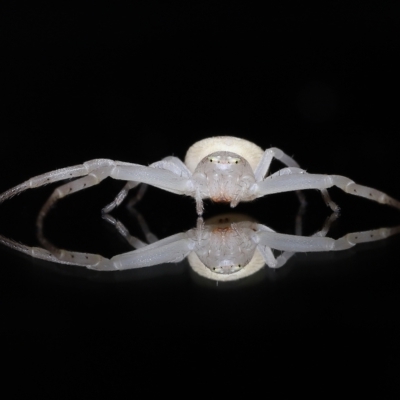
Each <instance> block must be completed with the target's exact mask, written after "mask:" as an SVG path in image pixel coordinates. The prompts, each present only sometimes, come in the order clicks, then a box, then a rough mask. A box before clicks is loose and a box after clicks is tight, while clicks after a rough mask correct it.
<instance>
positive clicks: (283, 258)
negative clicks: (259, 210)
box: [258, 213, 338, 268]
mask: <svg viewBox="0 0 400 400" xmlns="http://www.w3.org/2000/svg"><path fill="white" fill-rule="evenodd" d="M337 218H338V214H337V213H333V214H331V216H330V217H328V218H327V219H326V221H325V223H324V226H323V227H322V229H321V230H320V231H318V232H316V233H314V235H312V236H311V237H324V236H326V234H327V233H328V231H329V229H330V226H331V225H332V223H333V222H334V221H335V220H336V219H337ZM267 232H268V231H267ZM269 232H270V231H269ZM276 235H279V234H278V233H276ZM286 236H290V237H292V238H296V237H299V236H294V235H286ZM300 237H304V236H300ZM266 242H268V241H266ZM266 242H265V241H261V240H260V243H259V244H258V250H260V252H261V254H262V255H263V257H264V259H265V263H266V264H267V265H268V266H269V267H270V268H280V267H282V266H283V265H284V264H286V262H287V261H288V260H289V258H291V257H292V256H293V255H294V254H295V253H296V252H295V251H289V250H286V251H284V252H283V253H282V254H280V255H279V256H278V257H276V258H275V256H274V254H273V252H272V250H271V247H272V248H275V247H274V246H270V245H269V242H268V244H267V245H265V243H266Z"/></svg>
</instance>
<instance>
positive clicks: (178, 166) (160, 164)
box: [101, 156, 191, 214]
mask: <svg viewBox="0 0 400 400" xmlns="http://www.w3.org/2000/svg"><path fill="white" fill-rule="evenodd" d="M150 167H152V168H160V169H165V170H167V171H171V172H173V173H174V174H176V175H177V176H180V177H185V178H190V176H191V173H190V171H189V170H188V168H187V167H186V165H185V164H184V163H183V162H182V161H181V160H180V159H179V158H177V157H171V156H170V157H165V158H164V159H162V160H161V161H157V162H155V163H153V164H151V165H150ZM139 184H140V182H128V183H127V184H126V185H125V186H124V187H123V189H122V190H121V191H120V192H119V193H118V194H117V196H116V197H115V199H114V200H113V201H112V202H111V203H110V204H107V205H106V206H105V207H104V208H103V209H102V210H101V212H102V213H103V214H108V213H110V212H111V211H112V210H113V209H114V208H116V207H118V206H119V205H120V204H121V203H122V202H123V201H124V199H125V198H126V196H127V195H128V192H129V190H131V189H133V188H135V187H136V186H138V185H139ZM146 188H147V187H146V186H145V185H142V186H141V187H140V189H139V191H138V193H137V194H136V196H135V197H134V198H133V199H132V200H131V201H130V202H129V207H133V206H134V205H135V204H136V203H137V202H138V201H140V200H141V199H142V197H143V195H144V193H145V191H146Z"/></svg>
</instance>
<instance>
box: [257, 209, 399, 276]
mask: <svg viewBox="0 0 400 400" xmlns="http://www.w3.org/2000/svg"><path fill="white" fill-rule="evenodd" d="M335 219H336V215H335V214H332V215H331V216H330V218H328V220H327V221H326V222H325V225H324V227H323V228H322V230H321V231H319V232H317V233H316V234H314V235H313V236H309V237H306V236H293V235H286V234H281V233H276V232H269V231H262V232H260V233H259V234H258V236H259V243H258V249H259V250H260V251H261V253H262V254H263V256H264V258H265V260H266V263H267V265H268V266H270V267H272V268H279V267H281V266H282V265H284V264H285V263H286V261H287V260H288V259H289V258H290V257H291V256H292V255H293V254H294V253H297V252H300V253H304V252H322V251H341V250H346V249H349V248H351V247H353V246H355V245H356V244H357V243H365V242H374V241H377V240H382V239H386V238H387V237H389V236H392V235H395V234H397V233H400V226H396V227H394V228H380V229H374V230H369V231H363V232H353V233H348V234H347V235H345V236H343V237H341V238H339V239H332V238H327V237H325V235H326V234H327V232H328V230H329V226H330V224H331V223H332V222H333V221H334V220H335ZM271 248H272V249H276V250H281V251H283V253H282V254H281V255H280V256H279V257H278V258H277V259H275V258H274V257H273V253H272V250H271Z"/></svg>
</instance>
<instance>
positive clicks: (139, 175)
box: [0, 159, 191, 211]
mask: <svg viewBox="0 0 400 400" xmlns="http://www.w3.org/2000/svg"><path fill="white" fill-rule="evenodd" d="M108 176H110V177H112V178H114V179H121V180H126V181H132V182H140V183H147V184H149V185H152V186H155V187H158V188H160V189H164V190H167V191H170V192H172V193H176V194H191V190H190V184H191V180H190V178H188V177H182V176H179V175H176V174H175V173H173V172H171V171H168V170H164V169H159V168H152V167H145V166H142V165H138V164H129V163H123V162H120V161H112V160H105V159H98V160H92V161H88V162H85V163H84V164H82V165H76V166H73V167H68V168H63V169H59V170H55V171H51V172H48V173H46V174H43V175H39V176H36V177H33V178H31V179H29V180H28V181H26V182H24V183H22V184H20V185H17V186H15V187H13V188H12V189H9V190H7V191H6V192H4V193H3V194H1V195H0V203H1V202H3V201H4V200H7V199H9V198H11V197H12V196H14V195H16V194H18V193H21V192H23V191H25V190H27V189H32V188H36V187H39V186H43V185H46V184H49V183H52V182H57V181H60V180H63V179H68V178H76V177H82V178H81V179H77V180H75V181H71V182H68V183H67V184H65V185H63V186H61V187H59V188H57V189H56V190H55V191H54V193H53V194H52V196H51V197H50V199H49V200H48V202H47V203H46V205H45V207H44V210H43V211H46V207H49V206H50V205H51V204H52V203H54V201H56V200H58V199H60V198H62V197H64V196H66V195H68V194H70V193H74V192H77V191H79V190H82V189H85V188H87V187H90V186H93V185H96V184H98V183H100V182H101V181H102V180H103V179H104V178H106V177H108Z"/></svg>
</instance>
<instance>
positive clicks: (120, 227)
mask: <svg viewBox="0 0 400 400" xmlns="http://www.w3.org/2000/svg"><path fill="white" fill-rule="evenodd" d="M131 212H132V213H133V214H134V216H135V218H136V219H137V221H138V222H139V225H140V227H141V229H142V231H143V233H144V235H145V237H146V240H147V242H148V243H154V242H156V241H157V240H158V238H157V236H156V235H154V234H153V233H152V232H151V231H150V229H149V227H148V225H147V223H146V221H145V219H144V218H143V217H142V215H141V214H140V213H138V212H137V211H136V210H134V209H132V210H131ZM103 218H104V219H105V220H106V221H107V222H109V223H110V224H111V225H114V226H115V228H116V229H117V231H118V233H119V234H120V235H121V236H122V237H123V238H124V239H125V240H126V241H127V242H128V243H129V244H130V245H131V246H132V247H133V248H135V249H139V248H142V247H145V246H148V243H146V242H143V241H142V240H140V239H138V238H137V237H136V236H132V235H131V234H130V233H129V231H128V229H127V228H126V227H125V225H124V224H123V223H122V222H120V221H118V220H117V219H115V218H114V217H112V216H111V215H109V214H105V215H103Z"/></svg>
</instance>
